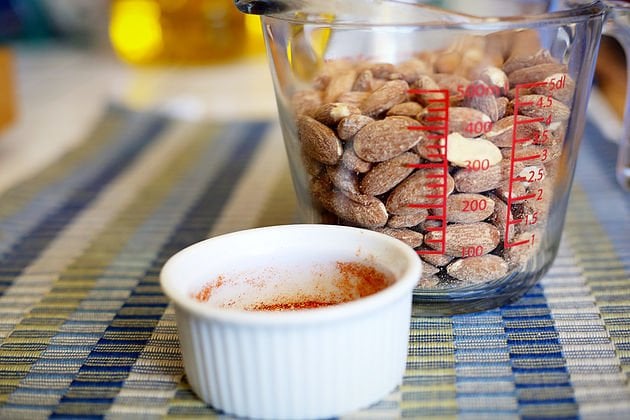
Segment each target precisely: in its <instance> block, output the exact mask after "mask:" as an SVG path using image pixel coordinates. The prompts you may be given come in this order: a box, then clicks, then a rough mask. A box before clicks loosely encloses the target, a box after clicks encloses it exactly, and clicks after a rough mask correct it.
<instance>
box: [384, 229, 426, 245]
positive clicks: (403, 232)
mask: <svg viewBox="0 0 630 420" xmlns="http://www.w3.org/2000/svg"><path fill="white" fill-rule="evenodd" d="M374 230H375V231H377V232H380V233H384V234H386V235H389V236H391V237H393V238H396V239H399V240H401V241H403V242H404V243H406V244H407V245H409V246H410V247H411V248H417V247H419V246H420V245H422V240H423V235H422V233H419V232H416V231H413V230H411V229H405V228H401V229H393V228H390V227H383V228H376V229H374Z"/></svg>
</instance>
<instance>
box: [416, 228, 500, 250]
mask: <svg viewBox="0 0 630 420" xmlns="http://www.w3.org/2000/svg"><path fill="white" fill-rule="evenodd" d="M441 239H442V232H441V231H432V232H428V233H427V234H426V235H425V243H426V244H427V245H428V246H429V247H430V248H433V249H440V247H441V243H440V242H436V241H439V240H441ZM500 240H501V235H500V233H499V230H498V229H497V228H496V227H495V226H493V225H491V224H490V223H486V222H477V223H462V224H451V225H447V226H446V247H445V252H444V253H445V254H447V255H450V256H453V257H462V256H468V255H475V256H479V255H485V254H487V253H489V252H491V251H493V250H494V249H495V248H496V247H497V245H499V242H500Z"/></svg>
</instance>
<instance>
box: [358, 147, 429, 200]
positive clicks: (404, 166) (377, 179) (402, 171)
mask: <svg viewBox="0 0 630 420" xmlns="http://www.w3.org/2000/svg"><path fill="white" fill-rule="evenodd" d="M419 162H420V157H419V156H418V155H416V154H415V153H411V152H405V153H403V154H401V155H398V156H396V157H394V158H392V159H390V160H386V161H385V162H381V163H378V164H376V165H375V166H374V167H373V168H372V170H371V171H370V172H368V173H367V174H365V176H364V177H363V179H362V180H361V184H360V186H359V188H360V190H361V192H362V193H363V194H370V195H380V194H384V193H386V192H387V191H389V190H391V189H392V188H394V187H395V186H396V185H398V184H399V183H400V182H401V181H402V180H403V179H405V178H407V176H408V175H409V174H410V173H412V172H413V171H414V168H413V166H410V165H414V164H417V163H419Z"/></svg>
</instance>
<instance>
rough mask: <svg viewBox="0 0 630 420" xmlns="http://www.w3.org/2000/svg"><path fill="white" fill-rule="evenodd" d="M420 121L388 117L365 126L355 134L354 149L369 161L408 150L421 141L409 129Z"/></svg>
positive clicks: (358, 154) (389, 157)
mask: <svg viewBox="0 0 630 420" xmlns="http://www.w3.org/2000/svg"><path fill="white" fill-rule="evenodd" d="M417 124H418V122H417V121H415V120H413V119H412V118H408V117H386V118H385V119H383V120H377V121H373V122H371V123H368V124H367V125H366V126H364V127H363V128H362V129H361V130H359V132H358V133H357V134H356V135H355V136H354V151H355V152H356V154H357V156H359V157H360V158H361V159H363V160H366V161H368V162H382V161H385V160H389V159H391V158H393V157H395V156H398V155H400V154H402V153H403V152H406V151H407V150H409V149H411V148H412V147H413V146H415V145H416V144H417V143H418V141H420V135H419V134H418V132H417V131H415V130H411V129H409V127H411V126H415V125H417Z"/></svg>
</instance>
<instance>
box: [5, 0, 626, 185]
mask: <svg viewBox="0 0 630 420" xmlns="http://www.w3.org/2000/svg"><path fill="white" fill-rule="evenodd" d="M626 80H627V78H626V74H625V56H624V54H623V51H622V50H621V48H620V47H619V45H618V44H617V43H616V41H614V40H612V39H610V38H605V39H604V41H603V43H602V50H601V52H600V59H599V63H598V66H597V78H596V84H597V85H598V87H599V91H598V92H597V93H595V98H594V100H599V101H600V102H601V101H602V98H603V101H605V102H606V104H608V105H609V108H608V109H610V113H611V114H614V115H615V116H616V118H617V119H619V120H621V118H622V112H623V111H622V110H623V105H624V100H625V90H626V88H625V87H626ZM599 93H601V96H600V95H599ZM112 102H115V103H118V104H122V105H124V106H125V107H129V108H130V109H135V110H145V109H146V110H159V111H162V112H167V113H171V114H173V115H175V116H177V117H178V118H183V119H189V120H200V119H204V118H211V119H215V120H216V119H218V120H234V119H274V118H275V116H276V106H275V98H274V96H273V88H272V84H271V77H270V74H269V69H268V66H267V63H266V61H265V55H264V45H263V40H262V34H261V30H260V22H259V19H258V18H257V17H255V16H245V15H243V14H241V13H239V12H238V11H237V9H236V8H235V7H234V6H233V2H232V0H0V168H5V170H3V172H2V176H0V192H2V190H3V189H5V188H7V186H8V185H10V184H12V183H15V182H16V181H19V180H20V179H23V178H24V177H26V176H28V175H29V174H30V173H32V172H34V171H36V170H37V169H38V168H40V167H41V166H42V165H45V164H46V163H47V162H49V161H51V160H52V159H54V158H55V157H57V156H59V155H60V154H62V153H64V152H65V151H66V150H67V149H68V148H69V147H71V146H72V145H73V144H75V143H77V142H78V141H80V139H81V136H82V135H83V134H84V133H85V131H86V130H87V129H88V128H89V127H90V126H91V125H93V124H94V122H95V120H96V119H98V118H99V117H100V116H101V115H102V113H103V110H104V109H105V107H106V105H107V104H108V103H109V104H111V103H112ZM611 130H612V132H611V134H610V135H611V136H613V137H614V136H615V135H618V133H615V130H618V127H616V128H615V127H613V129H611ZM609 131H610V130H609ZM16 162H27V164H21V165H20V164H16ZM9 164H11V166H10V168H11V170H10V171H9V170H7V169H6V168H8V167H9V166H8V165H9Z"/></svg>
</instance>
